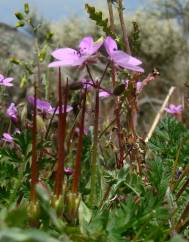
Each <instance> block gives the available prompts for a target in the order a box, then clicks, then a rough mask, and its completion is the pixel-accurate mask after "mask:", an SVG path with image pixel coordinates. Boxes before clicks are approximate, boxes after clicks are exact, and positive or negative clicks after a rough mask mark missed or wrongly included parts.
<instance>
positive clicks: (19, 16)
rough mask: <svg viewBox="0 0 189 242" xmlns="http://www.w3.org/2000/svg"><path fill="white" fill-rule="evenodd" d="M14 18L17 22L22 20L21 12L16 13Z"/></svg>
mask: <svg viewBox="0 0 189 242" xmlns="http://www.w3.org/2000/svg"><path fill="white" fill-rule="evenodd" d="M15 16H16V18H17V19H18V20H23V19H24V15H23V14H22V13H21V12H16V13H15Z"/></svg>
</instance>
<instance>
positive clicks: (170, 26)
mask: <svg viewBox="0 0 189 242" xmlns="http://www.w3.org/2000/svg"><path fill="white" fill-rule="evenodd" d="M96 2H97V3H96V4H95V7H96V8H97V9H99V10H102V11H103V13H104V16H108V13H107V12H106V11H107V8H101V6H100V5H102V1H96ZM99 2H101V4H98V3H99ZM98 6H99V7H98ZM52 11H53V9H52ZM115 18H116V29H117V30H116V31H117V32H118V33H120V32H119V30H120V26H119V21H118V16H117V15H115ZM125 18H126V23H127V26H128V30H129V36H130V41H131V43H132V40H133V35H134V34H136V32H137V38H138V42H137V46H136V48H135V49H133V53H134V54H133V55H135V56H136V57H138V58H140V59H141V60H142V61H143V67H144V69H145V71H146V75H147V74H148V73H149V72H151V71H152V70H153V68H157V69H158V70H159V72H160V77H159V78H158V79H157V80H156V81H154V82H153V83H151V84H150V85H149V86H148V87H146V88H145V90H144V92H143V94H142V95H141V96H140V100H139V106H140V115H139V124H140V128H141V130H142V131H143V134H145V133H146V132H147V131H148V129H149V125H150V123H151V122H152V120H153V118H154V116H155V114H156V112H157V110H158V109H159V106H160V105H161V103H162V101H163V99H164V98H165V96H166V94H167V92H168V89H169V88H170V86H174V85H176V86H180V87H184V84H185V83H187V82H188V81H189V80H188V78H189V61H188V55H189V0H171V1H170V0H151V1H149V5H148V7H147V8H144V9H143V10H137V11H136V12H133V13H132V14H131V13H128V12H127V5H126V6H125ZM33 20H34V21H35V22H36V23H40V25H41V28H40V34H38V35H36V36H35V35H34V34H33V33H32V31H31V30H30V29H29V28H25V29H24V31H23V30H22V31H20V30H19V31H18V30H17V29H16V28H14V27H12V26H9V25H7V24H5V23H0V35H1V38H0V45H1V48H0V72H1V73H4V74H5V75H12V76H14V77H15V79H16V80H17V81H18V82H19V83H21V85H22V84H23V83H24V81H25V82H26V81H28V80H29V79H30V74H32V73H30V72H29V71H28V70H27V63H28V62H29V61H30V60H32V58H33V54H32V53H33V52H32V51H33V49H34V42H35V38H37V39H38V41H39V43H41V44H43V46H44V42H45V38H46V33H47V32H49V33H50V32H53V33H54V35H53V38H52V40H51V41H50V42H48V43H46V47H45V48H46V51H47V53H48V54H49V53H50V52H51V50H52V49H54V48H57V47H63V46H69V47H75V46H77V44H78V42H79V40H80V39H81V38H82V37H84V36H86V35H92V36H93V37H94V38H98V37H100V36H101V35H104V33H103V32H102V30H101V29H100V28H98V27H96V25H95V23H94V22H93V21H91V20H90V19H88V20H87V19H84V18H83V17H82V15H81V14H80V15H79V16H68V17H67V18H66V19H64V20H63V21H59V22H56V23H55V22H48V21H47V20H45V19H44V18H43V16H39V15H38V14H36V12H33ZM15 23H16V19H15ZM15 59H18V60H20V61H22V67H24V68H25V70H24V71H21V70H20V65H19V66H18V65H16V66H15V63H14V62H15V61H14V60H15ZM30 64H31V63H30ZM28 66H29V64H28ZM28 68H29V67H28ZM41 68H42V70H43V69H47V63H42V67H41ZM96 69H97V72H98V71H99V70H101V69H103V65H102V66H99V67H96ZM67 74H68V75H69V76H70V79H72V80H76V79H77V78H78V72H75V73H74V74H73V71H72V72H69V71H68V72H67ZM80 75H81V76H80V77H79V78H81V77H82V72H81V74H80ZM23 78H25V79H26V80H23ZM46 79H47V77H46V76H44V80H46ZM49 85H50V86H51V85H52V82H51V80H50V82H49ZM22 86H24V85H22ZM52 86H53V85H52ZM23 90H24V89H23ZM18 92H19V93H20V95H19V98H21V97H23V95H24V94H23V93H24V91H19V90H18V88H16V89H14V93H13V94H14V95H13V96H15V97H14V98H15V100H17V99H18ZM16 95H17V97H16ZM11 98H12V96H11ZM177 102H178V100H177Z"/></svg>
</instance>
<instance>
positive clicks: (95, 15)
mask: <svg viewBox="0 0 189 242" xmlns="http://www.w3.org/2000/svg"><path fill="white" fill-rule="evenodd" d="M85 9H86V11H87V13H88V14H89V18H90V19H92V20H94V21H95V23H96V25H97V26H99V27H102V29H103V31H104V32H105V33H106V35H108V36H112V37H113V38H114V39H115V40H116V41H117V43H118V45H119V46H121V47H123V46H124V45H123V43H122V41H121V39H120V38H119V37H118V36H117V35H116V34H115V33H114V32H112V31H111V28H110V26H108V19H107V18H103V16H102V12H101V11H96V9H95V7H93V6H91V5H89V4H85Z"/></svg>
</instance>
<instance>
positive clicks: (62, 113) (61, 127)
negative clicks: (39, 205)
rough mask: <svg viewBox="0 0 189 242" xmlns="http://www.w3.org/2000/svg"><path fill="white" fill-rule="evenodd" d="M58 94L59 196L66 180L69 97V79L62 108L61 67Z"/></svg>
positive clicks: (57, 176) (57, 190) (57, 192)
mask: <svg viewBox="0 0 189 242" xmlns="http://www.w3.org/2000/svg"><path fill="white" fill-rule="evenodd" d="M58 95H59V115H58V117H59V121H58V157H57V158H58V161H57V169H56V178H55V191H54V193H55V195H56V197H57V198H58V197H59V196H60V195H61V193H62V184H63V181H64V160H65V150H64V142H65V136H66V116H67V113H66V108H67V98H68V81H67V83H66V88H65V92H64V110H62V85H61V71H60V69H59V82H58Z"/></svg>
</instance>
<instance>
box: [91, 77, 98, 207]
mask: <svg viewBox="0 0 189 242" xmlns="http://www.w3.org/2000/svg"><path fill="white" fill-rule="evenodd" d="M98 120H99V82H98V81H97V82H96V97H95V117H94V136H93V145H92V151H91V193H90V198H89V203H90V205H91V207H94V205H95V198H96V180H97V151H98Z"/></svg>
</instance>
